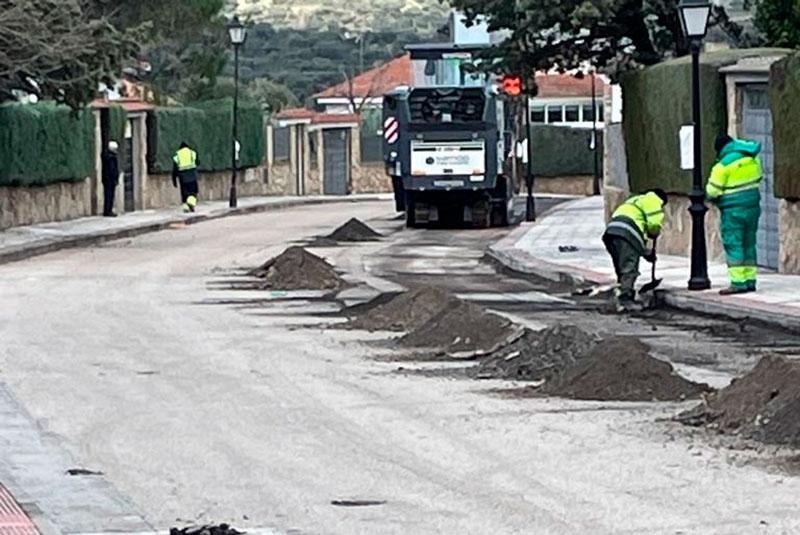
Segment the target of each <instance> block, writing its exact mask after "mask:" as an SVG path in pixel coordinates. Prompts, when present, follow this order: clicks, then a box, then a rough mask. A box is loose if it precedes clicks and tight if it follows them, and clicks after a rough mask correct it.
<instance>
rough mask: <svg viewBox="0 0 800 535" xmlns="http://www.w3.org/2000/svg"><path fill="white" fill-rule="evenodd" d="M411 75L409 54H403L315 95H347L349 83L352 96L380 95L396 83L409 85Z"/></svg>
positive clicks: (328, 96) (348, 94) (348, 93)
mask: <svg viewBox="0 0 800 535" xmlns="http://www.w3.org/2000/svg"><path fill="white" fill-rule="evenodd" d="M413 77H414V75H413V70H412V68H411V55H410V54H403V55H402V56H399V57H396V58H394V59H393V60H391V61H389V62H388V63H384V64H383V65H380V66H378V67H375V68H374V69H371V70H368V71H366V72H363V73H361V74H359V75H358V76H356V77H354V78H353V79H352V80H350V81H349V82H348V81H344V82H342V83H341V84H338V85H335V86H333V87H329V88H328V89H326V90H324V91H322V92H321V93H318V94H317V95H316V97H317V98H326V97H327V98H330V97H349V96H350V84H351V83H352V87H353V89H352V92H353V96H355V97H360V98H364V97H371V96H381V95H383V94H384V93H386V92H388V91H391V90H392V89H394V88H395V87H397V86H398V85H411V82H412V81H413Z"/></svg>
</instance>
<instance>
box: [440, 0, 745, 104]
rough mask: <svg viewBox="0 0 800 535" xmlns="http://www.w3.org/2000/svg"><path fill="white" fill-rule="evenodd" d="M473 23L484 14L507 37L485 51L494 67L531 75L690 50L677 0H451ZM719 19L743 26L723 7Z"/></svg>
mask: <svg viewBox="0 0 800 535" xmlns="http://www.w3.org/2000/svg"><path fill="white" fill-rule="evenodd" d="M451 3H452V5H453V7H455V8H457V9H459V10H461V11H463V12H464V13H465V14H466V15H467V18H468V20H469V21H474V20H475V19H476V18H477V17H481V16H483V17H486V19H487V20H488V22H489V29H490V30H492V31H498V30H505V31H507V32H508V34H509V38H508V39H506V40H505V41H503V42H502V43H501V44H499V45H496V46H494V47H492V48H491V49H490V50H488V51H487V52H486V54H485V56H486V57H487V58H491V62H486V64H487V65H489V66H490V67H489V68H491V69H492V70H495V71H498V72H506V73H514V74H519V75H521V76H523V78H524V80H526V81H529V85H530V87H529V92H530V93H535V84H534V83H533V76H534V74H535V72H537V71H540V70H549V69H552V68H556V69H559V70H561V71H562V72H563V71H568V70H574V69H580V68H583V67H585V66H586V64H587V63H591V65H592V66H593V67H594V68H597V69H598V70H603V71H605V72H606V73H608V74H610V75H611V76H612V77H614V76H615V75H616V74H618V73H619V72H621V71H624V70H627V69H629V68H632V67H635V66H640V65H645V66H646V65H652V64H654V63H657V62H659V61H661V60H662V59H664V58H666V57H670V56H676V55H683V54H686V53H687V52H688V49H687V45H686V43H685V40H684V39H683V38H682V35H681V29H680V20H679V16H678V12H677V1H676V0H562V1H560V2H555V3H554V2H551V1H550V0H488V1H485V0H451ZM714 19H715V23H716V24H720V25H722V26H724V29H725V30H726V32H727V33H728V34H729V35H730V36H731V37H733V38H734V39H735V38H736V37H737V36H738V35H740V34H741V28H738V27H737V26H736V25H734V24H732V23H731V22H730V21H729V20H728V18H727V16H726V15H725V12H724V10H723V9H722V8H715V9H714Z"/></svg>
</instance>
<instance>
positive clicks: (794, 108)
mask: <svg viewBox="0 0 800 535" xmlns="http://www.w3.org/2000/svg"><path fill="white" fill-rule="evenodd" d="M769 100H770V106H771V108H772V138H773V145H774V148H773V158H774V166H775V168H774V176H775V196H776V197H779V198H784V199H796V198H800V136H798V135H797V125H798V124H800V106H798V102H800V55H797V54H795V55H793V56H789V57H786V58H784V59H783V60H781V61H779V62H776V63H774V64H773V65H772V69H771V71H770V80H769Z"/></svg>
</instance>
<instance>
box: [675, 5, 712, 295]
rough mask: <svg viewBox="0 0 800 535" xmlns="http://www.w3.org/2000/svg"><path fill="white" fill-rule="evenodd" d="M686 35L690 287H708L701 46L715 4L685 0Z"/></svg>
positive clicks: (682, 10)
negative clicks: (689, 75)
mask: <svg viewBox="0 0 800 535" xmlns="http://www.w3.org/2000/svg"><path fill="white" fill-rule="evenodd" d="M678 12H679V14H680V18H681V26H682V27H683V34H684V35H685V36H686V39H687V40H688V41H689V49H690V50H691V53H692V123H693V136H694V169H693V184H692V193H691V195H690V198H691V201H692V205H691V207H690V208H689V213H691V215H692V268H691V270H692V271H691V277H690V279H689V290H708V289H709V288H711V281H710V280H709V278H708V253H707V250H706V230H705V216H706V212H708V208H707V207H706V203H705V197H706V195H705V191H704V188H703V169H702V165H703V159H702V158H703V150H702V144H701V129H700V46H701V44H702V42H703V38H704V37H705V36H706V30H707V29H708V17H709V14H710V13H711V4H710V3H709V2H708V0H681V2H680V4H678Z"/></svg>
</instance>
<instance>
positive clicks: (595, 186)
mask: <svg viewBox="0 0 800 535" xmlns="http://www.w3.org/2000/svg"><path fill="white" fill-rule="evenodd" d="M596 74H597V73H596V72H595V71H594V69H592V157H593V158H594V184H593V190H592V193H593V194H594V195H600V193H601V191H600V159H599V158H600V154H598V152H597V87H596V83H595V76H596Z"/></svg>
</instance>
